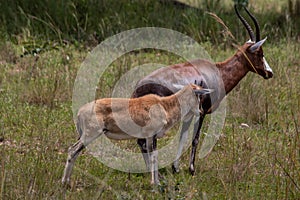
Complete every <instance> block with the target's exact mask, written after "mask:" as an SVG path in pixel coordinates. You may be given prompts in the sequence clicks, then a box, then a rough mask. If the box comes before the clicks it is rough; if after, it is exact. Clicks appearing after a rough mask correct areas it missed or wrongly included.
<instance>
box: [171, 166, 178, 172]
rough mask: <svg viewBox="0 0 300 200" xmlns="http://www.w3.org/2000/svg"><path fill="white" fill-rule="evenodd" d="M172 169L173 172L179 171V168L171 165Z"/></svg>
mask: <svg viewBox="0 0 300 200" xmlns="http://www.w3.org/2000/svg"><path fill="white" fill-rule="evenodd" d="M172 171H173V174H178V173H179V168H178V167H175V166H174V165H172Z"/></svg>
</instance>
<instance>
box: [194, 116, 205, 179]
mask: <svg viewBox="0 0 300 200" xmlns="http://www.w3.org/2000/svg"><path fill="white" fill-rule="evenodd" d="M204 117H205V114H201V115H200V117H199V121H198V122H196V123H195V126H194V135H193V142H192V151H191V155H190V173H191V174H192V175H194V174H195V167H194V164H195V156H196V151H197V145H198V143H199V136H200V132H201V127H202V123H203V120H204Z"/></svg>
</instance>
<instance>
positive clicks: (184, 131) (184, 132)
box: [172, 117, 193, 173]
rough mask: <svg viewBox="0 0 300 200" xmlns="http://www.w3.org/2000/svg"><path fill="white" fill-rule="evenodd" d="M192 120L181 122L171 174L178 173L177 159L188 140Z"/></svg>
mask: <svg viewBox="0 0 300 200" xmlns="http://www.w3.org/2000/svg"><path fill="white" fill-rule="evenodd" d="M192 120H193V117H191V118H190V119H187V120H186V121H183V123H182V127H181V131H180V137H179V146H178V151H177V155H176V160H175V161H174V163H173V165H172V169H173V173H175V172H176V173H178V172H179V159H180V156H181V155H182V150H183V146H184V144H185V142H186V140H187V138H188V129H189V127H190V125H191V122H192Z"/></svg>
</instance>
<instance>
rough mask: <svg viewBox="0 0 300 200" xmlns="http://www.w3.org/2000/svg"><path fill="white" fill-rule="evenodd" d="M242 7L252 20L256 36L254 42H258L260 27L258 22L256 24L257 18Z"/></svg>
mask: <svg viewBox="0 0 300 200" xmlns="http://www.w3.org/2000/svg"><path fill="white" fill-rule="evenodd" d="M244 9H245V11H246V12H247V13H248V15H249V16H250V17H251V19H252V20H253V22H254V25H255V31H256V38H255V42H258V41H260V28H259V24H258V21H257V19H256V18H255V17H254V15H252V14H251V13H250V11H249V10H248V9H247V8H246V7H245V6H244Z"/></svg>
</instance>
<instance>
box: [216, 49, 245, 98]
mask: <svg viewBox="0 0 300 200" xmlns="http://www.w3.org/2000/svg"><path fill="white" fill-rule="evenodd" d="M246 63H247V61H245V57H244V55H243V53H242V52H241V51H238V52H237V53H236V54H235V55H234V56H232V57H230V58H228V59H227V60H225V61H223V62H217V63H216V66H217V67H218V68H219V70H220V73H221V76H222V79H223V83H224V87H225V91H226V94H228V93H229V92H230V91H231V90H232V89H233V88H234V87H235V86H236V85H237V84H238V83H239V82H240V80H241V79H242V78H243V77H244V76H245V75H246V74H247V73H248V71H249V69H248V68H247V66H246Z"/></svg>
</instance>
